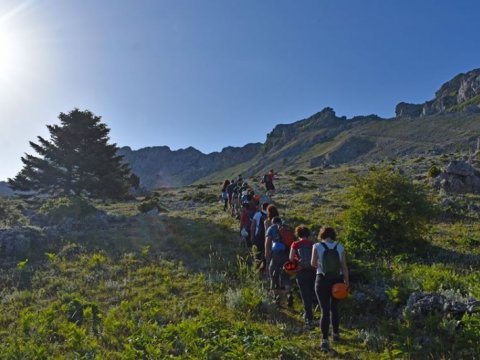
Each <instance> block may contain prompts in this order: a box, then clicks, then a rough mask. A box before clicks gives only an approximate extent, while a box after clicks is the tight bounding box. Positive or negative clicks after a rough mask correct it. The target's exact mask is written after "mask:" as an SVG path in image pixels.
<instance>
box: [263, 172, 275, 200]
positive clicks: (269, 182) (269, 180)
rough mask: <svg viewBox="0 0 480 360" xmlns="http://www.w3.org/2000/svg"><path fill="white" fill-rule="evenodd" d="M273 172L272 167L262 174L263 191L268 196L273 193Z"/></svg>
mask: <svg viewBox="0 0 480 360" xmlns="http://www.w3.org/2000/svg"><path fill="white" fill-rule="evenodd" d="M273 179H274V173H273V169H270V171H269V172H268V173H267V174H265V175H264V176H263V180H262V182H263V184H264V185H265V191H266V193H267V195H268V196H272V195H273V194H274V193H275V185H273Z"/></svg>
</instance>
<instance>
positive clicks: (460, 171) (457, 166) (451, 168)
mask: <svg viewBox="0 0 480 360" xmlns="http://www.w3.org/2000/svg"><path fill="white" fill-rule="evenodd" d="M445 172H446V173H448V174H453V175H460V176H472V175H473V174H474V173H475V171H474V169H473V167H472V165H470V164H469V163H467V162H465V161H460V160H454V161H451V162H450V164H448V166H447V168H446V170H445Z"/></svg>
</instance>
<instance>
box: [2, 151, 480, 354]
mask: <svg viewBox="0 0 480 360" xmlns="http://www.w3.org/2000/svg"><path fill="white" fill-rule="evenodd" d="M432 161H433V162H436V163H438V164H442V163H443V162H444V159H441V158H436V157H431V156H425V157H424V159H421V160H416V159H415V158H413V159H403V160H401V161H399V165H398V166H401V167H402V169H403V170H404V171H405V172H406V173H407V174H409V176H412V177H414V176H419V175H422V174H423V175H425V174H426V172H427V171H428V169H429V167H430V166H431V164H432ZM369 166H371V165H370V164H364V165H356V166H342V167H336V168H329V169H322V170H319V169H313V170H312V169H310V170H308V169H303V170H302V169H299V170H298V171H296V172H288V173H282V174H281V176H280V179H279V181H278V182H277V184H276V185H278V189H279V191H278V193H277V194H276V195H275V196H274V200H275V202H276V204H277V205H278V207H279V209H280V212H281V215H282V216H283V217H284V218H285V219H286V220H287V222H289V223H290V224H292V225H298V224H299V223H305V224H307V225H309V226H310V227H311V228H312V229H313V230H314V233H315V235H316V232H317V231H318V229H319V227H320V225H326V224H330V225H333V226H335V227H336V228H337V229H338V233H339V235H340V241H341V236H342V226H343V222H342V221H343V218H342V214H343V212H344V211H345V209H346V208H348V205H349V204H348V201H347V199H346V198H345V196H344V189H345V187H346V186H348V185H349V184H350V183H351V179H352V175H353V174H356V175H361V174H363V173H365V172H366V169H367V168H368V167H369ZM299 177H305V178H308V181H305V180H303V179H299ZM421 181H428V180H427V179H425V180H421ZM299 182H300V183H306V184H308V186H294V185H295V184H296V183H299ZM218 188H219V185H218V184H212V183H202V184H201V186H200V188H199V186H198V185H197V186H191V187H183V188H170V189H159V190H158V192H159V197H160V199H161V202H162V204H163V205H164V206H165V207H166V208H168V209H169V211H168V212H166V213H162V214H160V215H155V216H152V215H147V214H139V212H138V209H137V206H138V203H139V201H141V200H142V199H139V200H138V201H131V202H123V203H97V204H96V206H97V208H101V209H102V210H104V211H106V212H108V213H109V214H114V215H122V216H124V217H125V221H124V222H120V223H118V224H111V225H110V226H109V227H108V228H106V229H103V230H95V231H89V232H75V233H71V234H65V235H64V236H63V237H62V239H61V240H59V242H58V243H57V244H55V246H54V247H53V249H51V250H49V252H48V254H45V255H44V256H43V257H42V256H41V254H40V255H39V256H38V257H37V258H38V260H35V257H33V256H29V255H28V254H27V255H26V257H25V259H21V260H18V261H14V262H12V261H6V260H2V264H1V265H2V266H1V267H0V280H1V283H2V288H1V290H0V299H1V301H0V304H1V305H0V358H1V359H34V358H36V359H49V358H66V359H75V358H77V359H97V358H98V359H139V358H143V359H163V358H173V359H175V358H178V359H249V358H250V359H322V358H338V359H397V358H406V359H425V358H435V359H449V358H465V359H468V358H473V355H472V354H475V351H478V350H479V349H478V341H477V340H478V336H480V334H479V330H478V329H479V328H478V326H477V324H478V323H480V319H479V318H478V315H474V316H471V317H468V318H464V319H449V318H441V317H438V316H437V317H435V316H434V315H432V316H430V317H427V318H425V322H424V323H422V324H417V323H415V321H413V320H412V319H411V318H409V317H408V316H404V315H403V310H404V309H405V307H406V303H407V299H408V297H409V296H410V294H411V293H412V292H414V291H426V292H440V293H444V294H454V295H452V296H463V297H466V296H473V297H476V298H477V299H478V298H480V285H479V284H480V281H479V280H480V278H479V275H478V274H479V273H480V272H479V270H480V262H479V258H480V249H479V247H478V241H477V239H479V238H480V225H479V222H478V214H476V213H470V212H468V211H466V210H465V211H463V210H462V212H460V213H459V212H458V211H457V212H456V214H455V216H453V215H452V214H450V213H449V212H448V211H446V210H445V212H442V213H441V214H440V215H439V216H438V218H436V219H434V221H432V224H431V240H430V243H429V250H428V253H427V254H426V255H425V254H424V255H422V254H402V255H398V256H396V257H392V258H382V259H375V258H357V259H354V258H349V263H350V268H351V280H352V296H351V297H350V298H348V299H347V300H345V301H344V302H342V303H341V312H342V314H343V317H342V335H343V339H344V341H343V342H342V343H341V344H339V345H335V346H334V349H335V353H334V354H330V355H327V356H325V355H323V354H322V353H320V351H319V342H320V332H319V329H315V330H314V331H311V332H305V331H303V329H302V327H303V320H302V315H301V314H302V306H301V303H300V298H299V295H298V292H297V293H296V295H295V304H294V307H293V308H292V309H290V308H288V307H276V306H274V304H273V303H272V299H271V296H270V294H269V292H268V290H267V282H266V280H265V278H264V277H262V276H259V274H258V273H256V272H255V271H254V270H253V267H252V263H253V262H252V259H251V257H250V256H249V254H248V253H246V252H245V250H244V249H243V248H242V247H241V245H240V241H239V238H238V235H237V233H238V222H237V220H234V219H232V218H231V217H230V216H229V215H228V214H227V213H225V212H223V206H222V205H221V204H220V203H219V202H218V200H214V199H213V197H211V198H210V194H212V195H214V194H216V193H217V192H218ZM199 194H200V195H199ZM432 198H434V199H437V200H436V201H437V202H439V201H440V200H441V196H439V195H438V194H434V193H432ZM456 203H458V204H461V206H462V209H466V207H467V205H468V204H472V203H473V204H480V197H478V196H473V195H465V196H463V195H462V196H458V197H457V198H456ZM33 250H34V249H33ZM27 258H28V259H29V261H26V260H27ZM455 294H457V295H455ZM449 296H450V295H449ZM319 316H320V314H319V312H318V311H317V312H316V313H315V318H316V320H317V321H318V319H319ZM458 321H461V324H462V327H459V328H457V327H455V326H456V324H457V323H458ZM452 329H453V330H452ZM446 344H448V345H446Z"/></svg>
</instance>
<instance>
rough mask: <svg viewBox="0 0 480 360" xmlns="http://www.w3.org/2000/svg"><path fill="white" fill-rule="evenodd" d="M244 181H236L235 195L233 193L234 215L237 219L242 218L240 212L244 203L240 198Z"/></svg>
mask: <svg viewBox="0 0 480 360" xmlns="http://www.w3.org/2000/svg"><path fill="white" fill-rule="evenodd" d="M241 188H242V183H240V182H238V181H237V182H236V183H235V187H234V188H233V195H232V201H233V206H232V217H236V218H237V219H239V218H240V212H241V209H242V203H241V201H240V198H241V196H242V190H241Z"/></svg>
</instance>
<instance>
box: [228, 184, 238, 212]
mask: <svg viewBox="0 0 480 360" xmlns="http://www.w3.org/2000/svg"><path fill="white" fill-rule="evenodd" d="M235 186H237V184H236V182H235V179H232V181H230V184H229V185H228V186H227V193H228V206H230V209H232V208H233V189H234V188H235Z"/></svg>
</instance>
